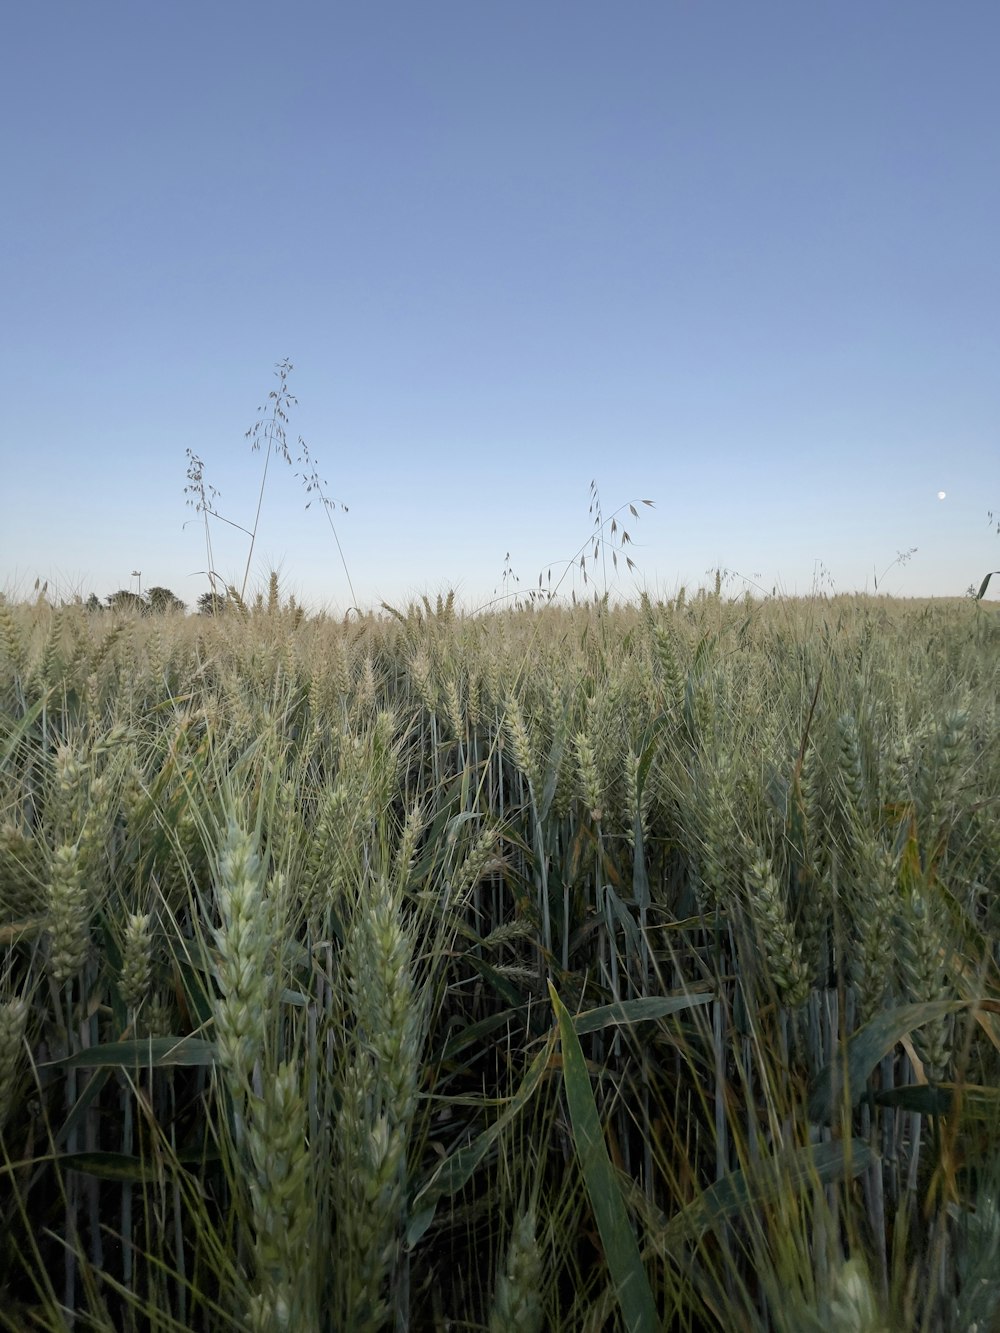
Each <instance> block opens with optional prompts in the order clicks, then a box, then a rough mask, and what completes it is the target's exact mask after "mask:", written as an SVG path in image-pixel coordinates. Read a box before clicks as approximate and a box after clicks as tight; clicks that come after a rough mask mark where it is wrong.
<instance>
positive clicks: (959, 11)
mask: <svg viewBox="0 0 1000 1333" xmlns="http://www.w3.org/2000/svg"><path fill="white" fill-rule="evenodd" d="M4 45H5V49H6V59H5V62H4V63H5V71H4V79H3V83H2V86H0V113H2V120H3V125H4V127H5V128H4V132H3V136H2V145H0V170H2V180H3V193H4V200H5V202H4V206H3V210H2V214H0V237H2V254H3V260H2V263H3V282H2V297H3V299H2V306H3V314H2V325H0V327H2V332H0V337H2V339H3V348H2V351H3V355H2V358H0V375H2V378H3V385H4V392H3V399H4V408H3V415H2V418H0V454H2V474H0V475H2V478H3V492H4V493H3V500H4V503H3V505H2V509H0V524H2V526H0V587H3V588H6V589H7V590H8V591H15V592H20V593H22V594H24V593H30V591H31V587H32V584H33V581H34V579H35V578H36V577H41V578H43V579H44V578H48V579H49V580H50V581H51V583H52V585H53V586H55V587H56V588H58V589H60V590H63V591H74V590H78V591H81V592H83V593H88V592H90V591H95V592H97V593H98V594H99V595H102V596H103V595H104V594H106V593H109V592H111V591H113V590H114V589H116V588H119V587H128V586H130V572H131V571H132V570H133V569H138V570H141V571H142V583H143V586H149V585H150V584H154V583H155V584H161V585H166V586H168V587H170V588H172V589H173V590H174V591H175V592H176V593H177V594H178V595H179V596H181V597H182V598H183V599H184V600H185V601H187V602H189V603H193V602H194V601H195V600H196V598H197V596H198V595H199V593H201V592H203V591H204V590H205V589H206V587H207V582H206V580H205V578H204V576H202V575H194V571H197V570H202V569H204V568H205V564H206V559H205V549H204V542H203V540H202V530H201V528H200V527H199V525H198V524H197V523H192V524H190V525H189V526H187V527H185V526H184V524H185V521H186V520H188V519H190V518H192V517H193V514H192V512H191V511H190V510H188V509H186V508H185V503H184V494H183V490H184V485H185V467H186V458H185V450H186V449H188V448H190V449H193V450H194V451H195V452H196V453H198V454H200V455H201V457H202V458H203V459H204V461H205V464H206V479H207V480H208V481H209V482H210V483H212V484H213V485H214V486H215V487H217V489H218V490H219V491H220V492H221V499H220V501H219V507H220V511H221V512H222V513H224V514H225V515H226V516H227V517H229V518H231V519H232V520H234V521H235V522H238V523H241V524H243V525H244V526H247V527H252V524H253V511H254V506H255V503H256V488H257V485H258V483H259V476H260V471H259V469H260V459H259V457H257V456H254V455H252V454H251V453H250V451H249V448H248V445H247V443H246V441H245V439H244V432H245V431H246V429H247V428H248V427H249V426H250V425H251V424H252V423H253V421H254V419H255V417H256V407H257V405H258V404H259V403H260V402H261V400H262V399H263V398H264V397H265V396H266V394H267V392H268V390H269V389H270V387H271V386H272V384H273V383H274V382H275V381H274V380H273V378H272V369H273V366H274V364H275V363H276V362H278V361H280V360H281V359H282V358H285V357H287V358H289V359H290V360H291V361H292V362H293V363H294V366H295V369H294V372H293V375H292V381H291V387H292V389H293V391H294V392H295V393H296V394H297V396H298V399H299V406H298V408H297V409H296V410H295V413H294V415H293V417H292V420H291V422H290V432H291V437H292V441H293V443H294V440H295V438H296V437H297V436H298V435H300V434H301V435H302V436H303V437H304V438H305V440H306V442H307V444H308V446H309V448H310V449H311V451H312V453H313V455H314V456H315V458H316V459H317V460H318V462H319V466H320V471H321V473H322V475H323V476H324V477H325V478H326V479H327V480H328V482H329V487H330V493H331V494H332V495H334V496H336V497H337V498H338V499H341V500H344V501H346V502H347V504H348V505H349V506H350V512H349V513H348V514H344V515H338V517H337V520H336V522H337V528H338V532H339V534H340V537H341V540H342V542H343V547H344V553H345V555H346V557H347V561H348V565H349V568H350V571H351V575H352V578H353V581H354V585H355V588H356V591H357V595H358V599H359V601H361V602H362V603H363V604H365V605H370V604H372V603H373V602H377V601H378V600H379V599H381V598H386V599H387V600H390V601H396V602H399V601H403V600H406V599H407V597H408V596H410V595H415V594H417V593H420V592H422V591H427V592H429V593H431V594H432V595H433V594H434V593H435V592H437V591H438V590H442V589H446V588H448V587H450V586H456V587H457V588H458V590H459V594H460V596H461V597H462V598H463V600H464V601H465V602H467V603H470V604H475V603H477V602H479V601H481V600H484V599H486V598H487V597H489V595H490V594H491V592H492V590H493V588H494V587H496V586H497V585H498V583H499V581H500V577H501V574H502V572H503V567H504V556H505V553H506V552H507V551H510V553H511V563H512V565H513V567H514V569H515V570H516V572H517V573H518V574H519V575H520V577H521V579H522V582H523V584H524V585H530V584H531V583H533V582H534V581H535V580H536V579H537V576H538V573H539V571H540V570H541V569H543V568H546V569H547V568H548V567H549V565H550V563H553V568H554V570H555V568H556V567H555V564H554V562H556V561H558V560H559V559H565V558H566V557H569V556H571V555H572V554H573V552H574V551H575V550H576V549H577V548H578V547H579V546H580V545H581V543H583V542H584V541H585V539H586V537H587V534H588V531H589V528H590V523H591V519H590V517H589V515H588V513H587V505H588V486H589V483H590V480H591V478H596V479H597V482H598V484H599V486H600V491H601V498H602V502H603V505H604V508H605V511H606V512H607V513H610V512H611V511H612V510H613V509H614V508H615V507H616V506H617V505H619V504H622V503H624V502H626V501H629V500H633V499H635V500H638V499H640V498H651V499H653V500H655V501H656V509H655V510H643V511H642V513H643V517H642V521H641V522H640V523H639V524H638V525H630V526H629V531H630V532H631V534H632V536H633V538H634V541H635V549H634V551H633V555H634V557H635V559H636V560H637V561H638V563H639V566H640V569H641V573H642V577H643V579H644V581H645V583H646V584H647V586H648V587H649V588H650V589H651V590H652V591H661V592H663V593H664V594H667V593H672V592H673V590H674V589H675V588H676V586H677V585H678V584H680V583H685V584H687V585H688V586H689V587H691V586H693V585H697V584H699V583H703V582H708V581H709V579H707V577H706V570H708V569H709V567H713V566H716V565H721V566H723V567H727V568H731V569H736V570H738V571H740V572H741V573H743V574H746V575H748V576H750V577H754V576H757V577H756V582H758V583H759V584H760V585H761V586H763V587H765V588H767V589H769V588H770V587H772V586H773V585H774V584H775V583H777V584H779V586H780V587H782V588H783V589H785V590H786V591H788V592H796V591H797V592H808V591H809V590H810V589H811V588H812V586H813V585H814V583H815V584H819V585H821V586H823V587H824V588H825V589H826V590H829V589H830V587H831V586H832V587H833V588H835V589H836V590H837V591H850V590H852V589H855V588H864V587H865V586H866V584H867V586H868V587H869V588H872V587H873V572H874V573H877V574H879V575H881V574H882V571H883V570H884V569H885V568H886V566H888V565H890V564H891V563H892V561H893V560H894V559H895V557H896V553H897V552H898V551H905V550H908V549H909V548H911V547H914V546H915V547H917V548H918V550H917V553H916V554H915V555H914V556H913V557H912V559H911V560H910V561H909V562H908V563H906V564H904V565H899V566H897V567H896V568H895V569H893V570H892V571H891V572H890V573H889V574H888V575H887V576H886V579H885V581H884V582H883V583H882V584H881V586H882V587H883V588H884V589H885V590H886V591H891V592H894V593H900V594H903V595H914V596H921V595H926V594H935V595H936V594H961V593H963V592H964V591H965V589H966V587H967V586H968V585H969V584H970V583H971V582H973V581H975V582H976V583H977V584H978V582H979V580H980V579H981V577H982V575H983V574H984V573H985V572H986V570H987V569H990V568H993V567H998V568H1000V537H998V536H997V535H996V533H995V531H994V530H993V529H992V528H991V527H990V526H989V525H988V523H987V518H986V515H987V511H988V510H989V509H1000V356H998V352H1000V82H998V78H997V53H998V52H1000V6H998V5H997V3H996V0H962V3H961V4H942V3H940V0H934V3H927V2H925V0H907V2H906V3H903V0H898V2H896V3H890V2H889V0H880V2H879V3H871V0H864V2H862V0H848V2H846V3H844V2H841V3H836V4H834V3H832V2H831V3H819V4H803V3H801V0H780V2H778V0H755V3H753V4H744V3H739V4H737V3H730V4H725V3H708V0H705V2H703V3H695V2H694V0H657V3H645V2H641V3H628V2H626V3H623V4H617V5H611V4H606V3H596V2H594V0H544V2H543V3H540V2H539V0H535V3H531V4H528V3H506V4H500V3H487V2H485V0H477V2H476V3H469V0H447V2H442V0H425V3H422V4H413V3H409V2H407V3H402V0H387V2H386V3H374V4H362V3H351V4H346V3H335V2H334V0H324V2H323V3H308V4H306V3H296V2H295V0H290V2H289V3H284V4H273V3H271V4H262V3H258V2H257V0H239V3H237V0H213V3H211V4H195V3H193V0H172V2H171V3H169V4H159V5H148V4H140V3H138V2H137V0H87V3H80V0H71V2H70V0H49V3H46V4H31V5H17V6H11V7H9V8H8V10H7V12H6V14H5V17H4ZM939 491H944V492H946V499H944V500H939V499H938V498H937V496H938V492H939ZM306 499H307V497H306V495H305V493H304V490H303V488H302V485H301V483H300V482H299V481H298V480H296V478H295V477H294V475H293V473H292V470H291V469H288V468H286V467H284V466H282V467H281V468H280V469H273V470H272V477H271V480H270V481H269V483H268V487H267V490H266V493H265V497H264V506H263V510H262V513H261V520H260V528H259V537H258V544H257V548H256V554H255V557H254V562H253V573H252V579H253V580H256V581H258V582H259V581H260V580H261V579H262V578H263V577H266V571H267V569H268V567H269V566H275V567H277V568H278V569H279V570H280V571H281V573H282V576H283V579H284V580H285V586H286V588H287V589H288V590H289V591H293V592H295V593H296V594H297V595H298V596H300V597H301V598H303V599H304V600H306V601H307V602H309V603H310V604H320V603H323V604H327V605H329V606H331V607H332V608H343V607H344V606H346V605H347V604H348V603H349V601H350V598H349V594H348V592H347V587H346V582H345V579H344V574H343V570H342V568H341V566H340V563H339V559H338V556H337V552H336V547H335V545H334V542H333V538H332V535H331V533H330V530H329V528H328V527H327V525H326V523H325V522H324V520H323V517H322V514H321V513H320V512H318V511H317V509H316V507H315V506H314V507H313V508H312V509H310V510H309V511H308V512H307V511H306V510H305V502H306ZM245 559H246V542H245V539H243V538H242V537H241V536H240V534H239V533H238V532H235V531H234V530H233V529H225V528H224V527H223V526H222V525H218V524H217V525H216V529H215V562H216V566H217V568H218V569H219V570H220V572H221V573H222V574H223V575H225V576H228V577H230V578H232V577H237V576H238V577H242V570H243V564H244V561H245ZM131 586H133V587H134V586H135V580H132V581H131ZM564 586H566V587H568V586H569V583H567V584H566V585H564ZM577 586H578V590H579V584H578V585H577ZM733 586H734V587H738V586H740V585H739V584H734V585H733Z"/></svg>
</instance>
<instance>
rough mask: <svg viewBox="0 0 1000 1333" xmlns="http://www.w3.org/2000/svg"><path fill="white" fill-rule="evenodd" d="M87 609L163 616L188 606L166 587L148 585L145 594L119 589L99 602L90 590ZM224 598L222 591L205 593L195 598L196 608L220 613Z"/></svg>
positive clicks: (200, 612)
mask: <svg viewBox="0 0 1000 1333" xmlns="http://www.w3.org/2000/svg"><path fill="white" fill-rule="evenodd" d="M85 605H86V607H87V610H88V611H104V610H110V611H133V612H138V614H139V615H143V616H162V615H167V614H168V613H179V612H183V611H185V610H186V609H187V607H186V605H185V603H184V602H182V601H181V599H180V598H179V597H178V596H176V594H175V593H173V592H171V590H170V589H169V588H157V587H153V588H147V589H146V591H145V592H144V593H141V594H140V593H137V592H130V591H129V590H128V589H127V588H119V589H118V591H117V592H112V593H108V595H107V597H105V599H104V601H103V602H102V601H101V599H100V598H99V597H98V596H97V594H96V593H91V594H90V596H89V597H88V598H87V601H86V603H85ZM225 605H226V598H225V597H224V596H223V595H222V593H218V592H204V593H202V595H201V596H200V597H199V598H198V602H197V610H198V614H199V615H202V616H215V615H221V613H222V612H223V610H224V609H225Z"/></svg>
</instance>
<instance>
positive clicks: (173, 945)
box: [0, 581, 1000, 1333]
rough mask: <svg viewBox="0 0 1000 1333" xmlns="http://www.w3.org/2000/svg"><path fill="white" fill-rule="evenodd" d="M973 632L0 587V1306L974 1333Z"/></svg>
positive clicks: (993, 912) (980, 771) (977, 1168)
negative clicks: (55, 600)
mask: <svg viewBox="0 0 1000 1333" xmlns="http://www.w3.org/2000/svg"><path fill="white" fill-rule="evenodd" d="M998 650H1000V621H998V618H997V615H996V614H995V611H994V609H993V608H992V607H989V606H987V605H986V604H985V603H976V602H972V601H966V602H959V601H956V602H927V603H919V602H901V601H891V600H888V599H883V598H879V599H871V598H853V597H836V598H830V599H828V598H823V597H817V598H811V599H804V600H798V601H795V600H771V601H764V602H754V601H751V600H749V599H748V600H727V598H726V597H725V596H724V595H723V594H722V593H721V591H720V590H719V589H718V588H717V589H716V591H715V592H714V593H713V592H701V593H699V594H698V596H697V597H695V598H693V599H692V600H690V601H685V599H684V598H683V596H678V597H676V598H674V599H672V600H670V601H652V600H650V599H649V598H645V597H644V598H643V599H642V600H641V602H640V603H637V604H636V605H631V606H628V605H624V606H613V605H610V604H609V603H608V601H607V599H604V600H595V601H594V602H593V603H590V604H588V605H576V606H569V607H565V606H564V607H557V606H555V605H548V606H536V607H531V606H528V607H522V608H521V609H510V610H501V611H492V612H486V613H483V614H479V615H475V616H470V615H463V614H461V613H460V612H459V611H458V610H457V609H456V607H455V604H454V600H453V599H452V598H451V597H449V598H447V599H445V598H439V599H437V602H436V603H431V602H424V603H423V604H417V605H414V606H411V607H409V608H408V609H405V610H402V609H397V610H392V609H386V610H385V611H384V612H381V613H379V614H378V615H375V614H372V615H367V616H361V617H354V618H351V619H350V620H349V621H348V622H345V623H339V622H337V621H335V620H331V619H329V618H326V617H322V616H308V615H306V614H304V613H303V611H302V610H301V608H298V607H294V606H291V607H289V606H288V605H283V604H282V599H281V597H280V595H279V591H278V588H277V584H276V581H275V582H272V586H271V588H270V590H269V594H268V595H265V596H264V597H263V598H261V599H260V600H259V601H258V603H257V605H256V606H253V605H251V606H249V607H248V606H246V605H245V604H244V603H243V602H242V599H241V598H240V597H238V596H230V597H229V598H228V600H227V602H226V605H225V610H224V614H220V615H216V616H188V617H186V616H184V615H182V614H160V615H146V616H141V615H137V614H129V613H127V612H116V613H112V612H103V613H101V612H94V611H87V610H86V609H85V608H84V607H82V606H79V605H64V606H53V605H50V604H49V603H48V602H46V601H45V600H38V601H36V602H18V603H11V602H0V914H2V915H0V938H2V944H3V962H2V974H0V1118H2V1133H0V1150H2V1152H0V1324H2V1326H3V1327H4V1328H7V1329H11V1330H16V1333H24V1331H25V1330H32V1329H37V1330H63V1329H66V1328H76V1329H87V1330H102V1331H104V1330H108V1331H109V1333H110V1331H111V1330H147V1329H148V1330H157V1331H161V1330H162V1331H163V1333H167V1331H168V1330H169V1331H178V1333H179V1331H180V1330H188V1329H193V1330H206V1333H208V1331H209V1330H210V1331H211V1333H216V1331H218V1333H222V1331H223V1330H226V1331H228V1330H233V1331H234V1333H243V1330H267V1331H268V1333H271V1331H272V1330H289V1331H290V1333H320V1331H323V1333H326V1331H327V1330H329V1331H331V1333H332V1331H334V1330H337V1331H339V1330H347V1331H350V1333H361V1331H362V1330H376V1329H428V1330H431V1329H434V1330H476V1329H480V1330H487V1329H488V1330H491V1331H496V1333H499V1330H524V1331H526V1333H530V1331H531V1330H542V1329H555V1330H562V1329H566V1330H577V1329H579V1330H592V1331H593V1333H597V1330H604V1329H628V1330H641V1331H643V1333H644V1331H645V1330H654V1329H661V1328H663V1329H670V1330H695V1329H698V1330H700V1329H726V1330H743V1329H747V1330H761V1331H763V1330H781V1331H783V1333H808V1331H809V1330H815V1331H816V1333H847V1331H848V1330H850V1331H851V1333H876V1330H884V1331H885V1333H889V1331H890V1330H910V1329H920V1330H927V1333H930V1331H931V1330H935V1331H936V1330H948V1331H949V1333H950V1331H951V1330H956V1331H957V1330H963V1331H966V1333H972V1331H973V1330H977V1331H978V1333H984V1331H985V1330H987V1329H995V1328H1000V1321H998V1316H997V1310H998V1307H1000V974H998V968H1000V821H998V814H1000V744H998V726H997V722H998V707H1000V703H998V697H1000V651H998Z"/></svg>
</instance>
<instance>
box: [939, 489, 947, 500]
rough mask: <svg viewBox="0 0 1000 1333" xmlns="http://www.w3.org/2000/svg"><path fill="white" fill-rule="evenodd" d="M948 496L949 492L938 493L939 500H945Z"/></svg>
mask: <svg viewBox="0 0 1000 1333" xmlns="http://www.w3.org/2000/svg"><path fill="white" fill-rule="evenodd" d="M947 494H948V492H947V491H938V499H939V500H943V499H944V497H945V496H946V495H947Z"/></svg>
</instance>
